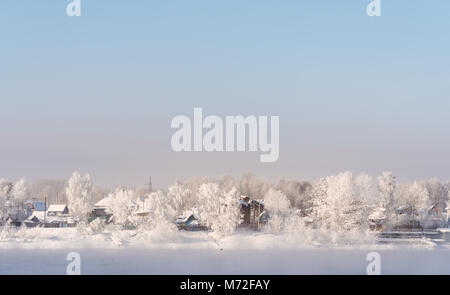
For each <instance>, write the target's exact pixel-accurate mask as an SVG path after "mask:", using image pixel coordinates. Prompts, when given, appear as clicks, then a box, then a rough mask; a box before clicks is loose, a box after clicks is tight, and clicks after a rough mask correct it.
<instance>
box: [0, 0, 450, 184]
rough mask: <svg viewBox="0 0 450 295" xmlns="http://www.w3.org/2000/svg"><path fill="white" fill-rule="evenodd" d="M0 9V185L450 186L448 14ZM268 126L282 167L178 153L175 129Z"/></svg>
mask: <svg viewBox="0 0 450 295" xmlns="http://www.w3.org/2000/svg"><path fill="white" fill-rule="evenodd" d="M67 3H68V2H67V1H65V0H41V1H33V0H28V1H26V0H2V1H1V2H0V102H1V105H0V133H1V136H2V139H1V145H0V177H6V178H9V179H13V180H14V179H17V178H19V177H22V176H24V177H26V178H27V179H28V180H29V181H33V180H36V179H39V178H68V177H69V176H70V174H71V173H72V171H74V170H79V171H80V172H89V173H91V175H92V177H93V179H94V181H96V182H97V183H100V184H112V185H116V184H129V185H137V184H141V183H142V184H143V183H145V182H146V180H147V178H148V175H152V176H153V182H154V184H155V185H156V186H161V187H163V186H165V185H167V184H169V183H172V182H173V181H174V180H175V179H185V178H186V177H189V176H207V175H210V176H216V175H222V174H231V175H234V176H239V175H240V174H241V173H242V172H245V171H253V172H254V173H255V174H257V175H260V176H263V177H266V178H267V179H274V180H276V178H278V176H286V177H288V178H295V179H306V180H314V179H315V178H317V177H320V176H325V175H328V174H333V173H338V172H340V171H344V170H351V171H354V172H360V171H365V172H368V173H371V174H373V175H375V174H378V173H380V172H381V171H385V170H390V171H393V172H394V173H395V174H396V175H397V176H398V178H399V179H401V180H411V179H427V178H431V177H433V176H436V177H438V178H440V179H442V180H448V179H450V136H449V133H448V129H449V127H450V116H449V115H448V110H449V109H450V96H449V92H450V56H449V52H450V34H449V29H450V1H448V0H430V1H420V0H382V16H381V17H368V16H367V15H366V13H365V10H366V5H367V4H368V3H369V1H368V0H345V1H336V0H314V1H313V0H310V1H301V0H295V1H294V0H282V1H275V0H271V1H268V0H227V1H210V0H203V1H199V0H179V1H172V0H164V1H163V0H160V1H137V0H136V1H112V0H82V16H81V17H78V18H76V17H72V18H70V17H68V16H67V15H66V13H65V7H66V5H67ZM194 107H202V108H203V111H204V113H205V115H208V114H213V115H221V116H225V115H238V114H242V115H279V116H280V133H281V138H280V141H281V143H280V158H279V161H278V162H276V163H273V164H261V163H259V153H212V154H207V153H179V154H177V153H174V152H173V151H172V150H171V147H170V137H171V135H172V133H173V130H171V129H170V120H171V119H172V117H174V116H176V115H180V114H186V115H188V116H192V110H193V108H194Z"/></svg>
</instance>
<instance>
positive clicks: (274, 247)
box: [0, 228, 450, 274]
mask: <svg viewBox="0 0 450 295" xmlns="http://www.w3.org/2000/svg"><path fill="white" fill-rule="evenodd" d="M163 236H164V238H162V235H161V234H160V233H157V232H135V231H105V232H104V233H101V234H96V235H86V234H80V233H79V232H77V230H76V229H71V228H66V229H47V228H36V229H24V230H21V231H20V232H17V233H16V234H12V235H10V236H8V237H5V236H3V237H2V239H1V241H0V274H65V273H66V268H67V265H68V263H69V262H68V261H66V257H67V254H68V253H69V252H73V251H74V252H78V253H79V254H80V255H81V271H82V274H366V268H367V265H368V264H369V261H367V260H366V257H367V254H368V253H369V252H373V251H375V252H378V253H379V254H380V256H381V272H382V274H450V245H449V244H448V243H447V242H445V241H439V240H434V241H433V240H428V239H423V240H408V241H402V242H401V243H399V242H394V243H387V244H385V243H376V242H374V243H362V244H358V245H355V244H354V245H343V244H341V245H320V244H317V243H316V244H307V243H303V242H302V241H301V240H300V239H298V238H293V237H289V236H286V235H273V234H268V233H255V232H237V233H235V234H233V235H231V236H227V237H220V238H218V237H216V236H214V235H212V234H210V233H207V232H183V231H181V232H175V233H173V234H169V235H163Z"/></svg>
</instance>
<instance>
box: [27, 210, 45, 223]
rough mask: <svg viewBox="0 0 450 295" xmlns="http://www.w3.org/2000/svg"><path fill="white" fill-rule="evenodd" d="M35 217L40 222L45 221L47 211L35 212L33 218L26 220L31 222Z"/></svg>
mask: <svg viewBox="0 0 450 295" xmlns="http://www.w3.org/2000/svg"><path fill="white" fill-rule="evenodd" d="M34 217H36V218H37V219H39V221H44V218H45V211H34V212H33V214H31V216H30V217H28V218H27V219H26V220H28V221H31V220H32V219H33V218H34Z"/></svg>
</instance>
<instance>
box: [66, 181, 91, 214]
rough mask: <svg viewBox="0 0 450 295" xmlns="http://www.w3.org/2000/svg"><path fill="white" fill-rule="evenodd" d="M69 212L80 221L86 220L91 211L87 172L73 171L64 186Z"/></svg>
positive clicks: (89, 182)
mask: <svg viewBox="0 0 450 295" xmlns="http://www.w3.org/2000/svg"><path fill="white" fill-rule="evenodd" d="M66 196H67V201H68V207H69V213H70V215H71V216H72V217H74V218H75V219H77V220H78V221H80V222H87V218H88V216H89V214H90V213H91V212H92V205H93V204H92V182H91V178H90V176H89V174H86V175H85V176H81V175H80V174H79V173H78V172H74V173H73V175H72V177H71V178H70V179H69V181H68V185H67V188H66Z"/></svg>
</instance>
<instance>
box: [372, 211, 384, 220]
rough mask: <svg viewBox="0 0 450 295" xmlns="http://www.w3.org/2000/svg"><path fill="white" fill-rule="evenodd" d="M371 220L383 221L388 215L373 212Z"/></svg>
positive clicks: (381, 212)
mask: <svg viewBox="0 0 450 295" xmlns="http://www.w3.org/2000/svg"><path fill="white" fill-rule="evenodd" d="M369 219H371V220H383V219H386V215H385V214H384V212H383V211H381V210H377V211H375V212H373V213H372V214H370V215H369Z"/></svg>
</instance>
